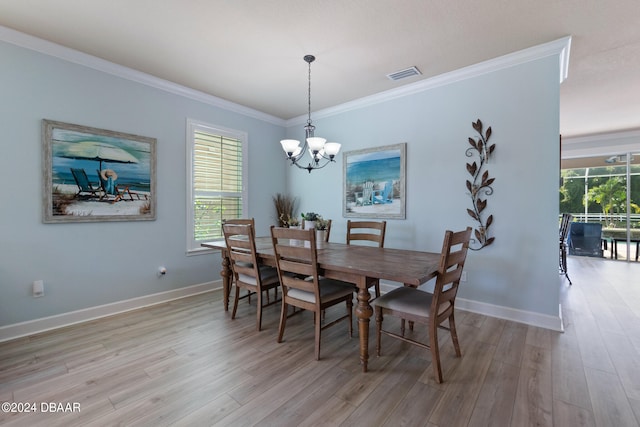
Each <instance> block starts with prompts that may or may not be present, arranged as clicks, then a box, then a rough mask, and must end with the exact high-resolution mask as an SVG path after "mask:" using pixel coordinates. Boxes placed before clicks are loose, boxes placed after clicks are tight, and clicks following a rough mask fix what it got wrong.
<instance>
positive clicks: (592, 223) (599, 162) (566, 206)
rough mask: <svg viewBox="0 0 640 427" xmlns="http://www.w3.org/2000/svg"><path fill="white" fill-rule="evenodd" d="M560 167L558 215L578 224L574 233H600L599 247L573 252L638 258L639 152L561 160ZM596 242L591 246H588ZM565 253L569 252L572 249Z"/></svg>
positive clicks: (639, 209)
mask: <svg viewBox="0 0 640 427" xmlns="http://www.w3.org/2000/svg"><path fill="white" fill-rule="evenodd" d="M561 167H562V170H561V187H560V212H561V213H571V214H572V215H573V216H574V222H578V223H580V224H581V225H579V226H578V225H576V227H575V228H576V230H578V229H581V228H584V230H585V233H587V231H588V232H589V233H591V234H594V233H596V232H599V233H600V242H599V243H600V247H599V249H598V248H595V247H593V248H591V247H590V248H589V249H588V250H585V251H584V253H576V252H575V251H574V253H573V254H574V255H591V256H603V257H606V258H609V259H618V260H631V261H635V260H637V259H638V257H637V254H638V246H639V245H640V243H638V242H639V241H640V154H632V153H623V154H617V155H608V156H594V157H583V158H577V159H563V160H562V161H561ZM582 224H584V225H582ZM596 228H598V230H596ZM594 230H596V231H594ZM592 237H594V236H592ZM570 239H571V237H570ZM592 240H593V238H592ZM576 241H577V240H576ZM596 244H597V243H595V242H591V246H595V245H596ZM569 249H570V251H569V253H570V254H572V251H571V246H570V248H569ZM575 249H576V248H574V250H575ZM583 249H584V248H583Z"/></svg>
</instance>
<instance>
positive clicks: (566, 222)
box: [559, 213, 573, 285]
mask: <svg viewBox="0 0 640 427" xmlns="http://www.w3.org/2000/svg"><path fill="white" fill-rule="evenodd" d="M572 220H573V215H571V214H569V213H564V214H562V219H561V220H560V233H559V234H560V260H559V261H560V263H559V264H560V274H561V275H563V276H565V277H566V278H567V280H568V281H569V285H573V283H571V279H570V278H569V273H568V271H567V247H568V245H567V237H569V228H570V227H571V221H572Z"/></svg>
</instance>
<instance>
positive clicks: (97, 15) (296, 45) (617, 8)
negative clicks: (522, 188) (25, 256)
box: [0, 0, 640, 137]
mask: <svg viewBox="0 0 640 427" xmlns="http://www.w3.org/2000/svg"><path fill="white" fill-rule="evenodd" d="M639 24H640V1H638V0H607V1H604V0H455V1H442V0H270V1H265V0H263V1H260V0H253V1H252V0H163V1H158V0H55V1H51V0H0V25H2V26H5V27H8V28H11V29H14V30H17V31H20V32H23V33H26V34H29V35H33V36H36V37H39V38H42V39H45V40H48V41H51V42H54V43H57V44H60V45H63V46H66V47H69V48H72V49H75V50H78V51H81V52H84V53H87V54H90V55H94V56H96V57H99V58H102V59H105V60H108V61H111V62H114V63H116V64H120V65H123V66H126V67H129V68H132V69H135V70H138V71H142V72H144V73H147V74H151V75H153V76H156V77H159V78H162V79H165V80H168V81H171V82H174V83H177V84H180V85H183V86H186V87H190V88H193V89H196V90H199V91H202V92H204V93H207V94H211V95H214V96H217V97H220V98H223V99H226V100H229V101H232V102H235V103H238V104H241V105H244V106H247V107H251V108H254V109H256V110H259V111H262V112H265V113H268V114H271V115H273V116H276V117H279V118H282V119H290V118H293V117H297V116H300V115H304V114H306V110H307V64H306V63H305V62H304V61H303V59H302V57H303V56H304V55H305V54H313V55H315V56H316V57H317V59H316V61H315V62H314V63H313V65H312V69H311V77H312V89H311V92H312V99H311V102H312V110H314V111H315V110H320V109H323V108H327V107H331V106H335V105H338V104H342V103H344V102H347V101H352V100H355V99H358V98H362V97H365V96H368V95H372V94H375V93H379V92H383V91H386V90H389V89H393V88H396V87H399V86H400V85H404V84H408V83H414V82H416V81H418V80H419V79H426V78H429V77H433V76H436V75H439V74H442V73H446V72H448V71H452V70H456V69H459V68H462V67H465V66H468V65H472V64H476V63H479V62H482V61H485V60H489V59H492V58H496V57H499V56H501V55H505V54H508V53H512V52H515V51H518V50H521V49H525V48H529V47H532V46H535V45H539V44H542V43H546V42H550V41H554V40H557V39H560V38H562V37H565V36H569V35H570V36H572V44H571V53H570V61H569V75H568V78H567V80H565V82H564V83H563V84H562V86H561V117H560V123H561V125H560V128H561V133H562V134H563V136H564V137H571V136H577V135H586V134H594V133H602V132H612V131H619V130H628V129H638V128H640V25H639ZM5 65H6V64H3V66H5ZM411 66H416V67H418V69H420V71H422V73H423V75H422V76H419V77H412V78H408V79H404V80H401V81H397V82H393V81H391V80H389V79H387V77H386V75H387V74H389V73H392V72H395V71H398V70H401V69H404V68H407V67H411Z"/></svg>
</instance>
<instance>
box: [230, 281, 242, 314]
mask: <svg viewBox="0 0 640 427" xmlns="http://www.w3.org/2000/svg"><path fill="white" fill-rule="evenodd" d="M239 300H240V288H239V287H238V285H236V296H235V298H234V299H233V311H232V312H231V318H232V319H235V318H236V310H238V301H239Z"/></svg>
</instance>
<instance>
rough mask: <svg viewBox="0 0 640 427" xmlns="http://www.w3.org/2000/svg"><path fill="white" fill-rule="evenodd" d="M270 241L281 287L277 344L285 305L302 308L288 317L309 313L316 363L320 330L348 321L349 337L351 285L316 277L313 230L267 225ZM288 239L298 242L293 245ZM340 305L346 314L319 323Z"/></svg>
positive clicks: (282, 331)
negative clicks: (328, 310) (313, 335)
mask: <svg viewBox="0 0 640 427" xmlns="http://www.w3.org/2000/svg"><path fill="white" fill-rule="evenodd" d="M271 239H272V242H273V250H274V254H275V257H276V265H277V267H278V276H279V278H280V284H281V286H282V311H281V313H280V328H279V330H278V342H279V343H280V342H282V339H283V336H284V330H285V327H286V323H287V318H288V317H289V315H288V311H289V306H292V307H294V309H295V307H297V308H300V309H302V310H296V311H294V312H293V313H292V314H291V316H293V315H298V314H300V313H303V312H304V310H309V311H312V312H313V313H314V316H313V318H314V322H315V357H316V360H319V359H320V342H321V333H322V331H323V330H324V329H326V328H328V327H330V326H333V325H335V324H336V323H338V322H340V321H342V320H348V321H349V336H350V337H351V336H352V334H353V325H352V323H353V322H352V311H353V310H352V308H353V301H352V300H353V285H351V284H350V283H345V282H342V281H339V280H332V279H327V278H322V277H320V275H319V274H318V253H317V249H316V236H315V233H314V231H313V230H301V229H295V228H281V227H274V226H271ZM292 239H293V240H296V241H297V242H298V243H297V244H293V243H292V242H291V240H292ZM342 302H344V303H345V304H346V308H347V313H346V314H345V315H344V316H341V317H339V318H337V319H335V320H333V321H331V322H330V323H326V324H323V322H322V319H321V317H322V316H321V313H322V312H323V311H324V310H325V309H327V308H329V307H332V306H334V305H336V304H340V303H342Z"/></svg>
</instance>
